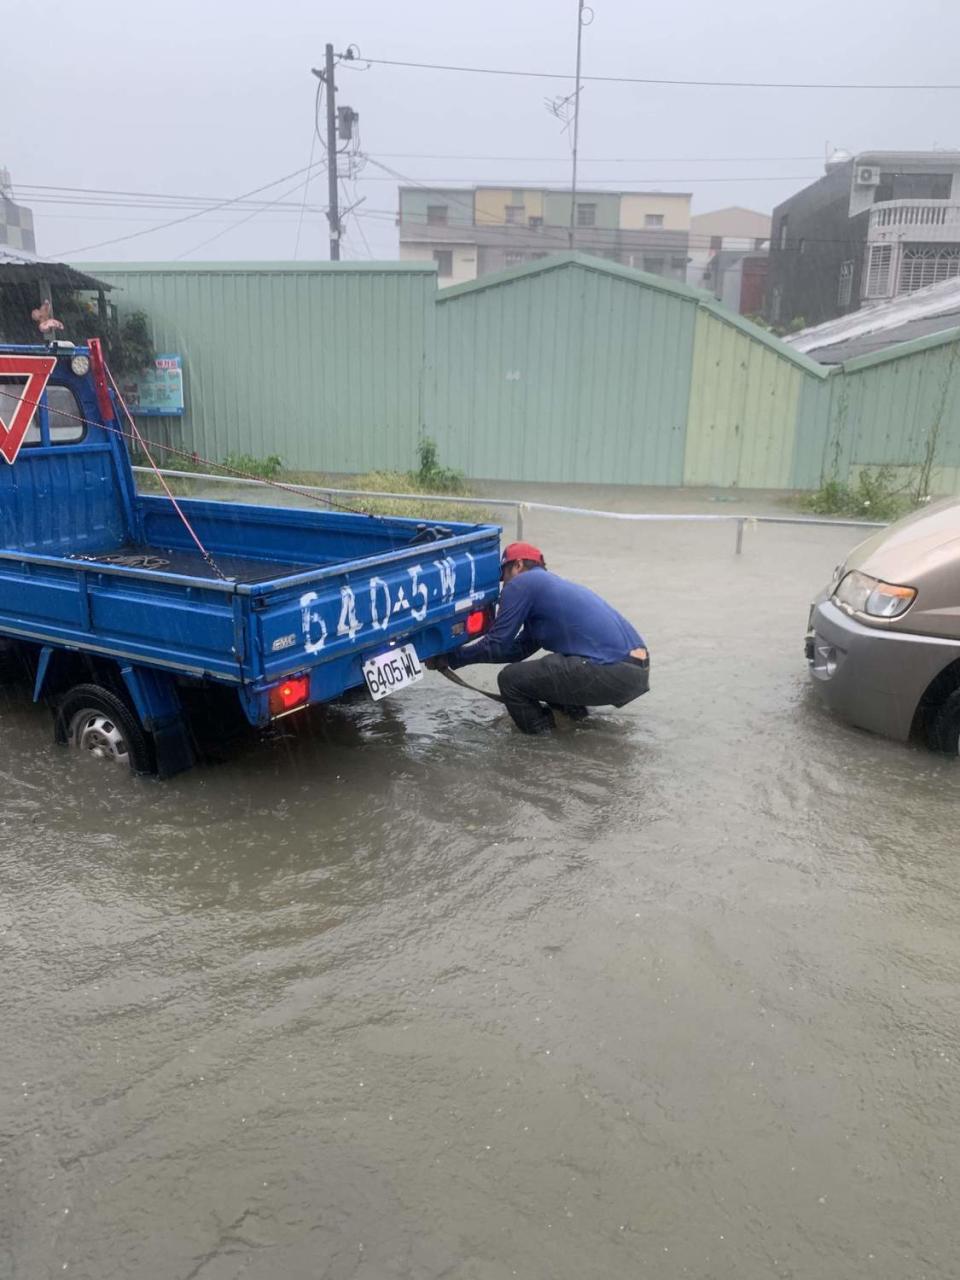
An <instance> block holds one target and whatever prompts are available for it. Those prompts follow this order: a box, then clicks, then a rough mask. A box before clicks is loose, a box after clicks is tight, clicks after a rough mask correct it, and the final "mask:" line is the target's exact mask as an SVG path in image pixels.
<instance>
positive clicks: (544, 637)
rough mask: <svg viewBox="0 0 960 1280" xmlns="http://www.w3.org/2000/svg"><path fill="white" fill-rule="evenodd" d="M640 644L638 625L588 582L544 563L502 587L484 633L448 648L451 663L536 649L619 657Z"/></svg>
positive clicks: (598, 658) (515, 657)
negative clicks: (560, 574) (543, 566)
mask: <svg viewBox="0 0 960 1280" xmlns="http://www.w3.org/2000/svg"><path fill="white" fill-rule="evenodd" d="M642 647H644V641H643V637H642V636H641V635H640V634H639V632H638V631H637V630H636V628H635V627H633V626H632V625H631V623H629V622H628V621H627V620H626V618H624V617H623V616H622V615H621V614H619V613H617V611H616V609H614V608H613V607H612V606H611V605H609V604H607V602H606V600H601V598H600V597H599V596H598V595H595V594H594V592H592V591H590V590H588V588H587V587H581V586H578V585H577V583H575V582H567V580H566V579H565V578H558V577H557V575H556V574H555V573H549V572H548V571H547V570H546V569H527V570H526V572H524V573H519V574H517V576H516V577H515V578H512V579H511V580H510V581H509V582H508V583H507V584H506V586H505V587H504V588H503V591H502V592H501V593H500V607H499V609H498V611H497V618H496V621H495V622H494V624H493V626H492V627H491V628H490V630H489V631H488V632H487V634H486V635H485V636H481V638H480V639H479V640H477V641H475V642H474V643H473V644H468V645H464V647H463V648H462V649H458V650H457V651H456V652H455V653H452V654H450V666H451V667H466V666H469V665H470V664H471V663H474V662H519V661H520V659H521V658H529V656H530V655H531V654H532V653H536V652H537V650H538V649H547V650H549V651H550V652H551V653H563V654H566V655H568V656H569V657H577V658H588V659H590V661H591V662H600V663H610V662H623V661H624V659H625V658H626V657H627V655H628V654H629V653H630V651H631V650H632V649H639V648H642Z"/></svg>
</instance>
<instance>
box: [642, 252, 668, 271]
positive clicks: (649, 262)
mask: <svg viewBox="0 0 960 1280" xmlns="http://www.w3.org/2000/svg"><path fill="white" fill-rule="evenodd" d="M663 261H664V260H663V258H648V257H647V255H646V254H644V255H643V269H644V271H649V273H650V274H651V275H652V276H662V275H663Z"/></svg>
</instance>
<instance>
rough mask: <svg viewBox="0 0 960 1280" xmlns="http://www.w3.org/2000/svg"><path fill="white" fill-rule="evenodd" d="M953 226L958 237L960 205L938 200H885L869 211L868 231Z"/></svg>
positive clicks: (959, 231)
mask: <svg viewBox="0 0 960 1280" xmlns="http://www.w3.org/2000/svg"><path fill="white" fill-rule="evenodd" d="M948 225H955V226H956V229H957V232H958V235H960V204H946V203H945V202H941V201H939V200H935V201H931V200H887V201H884V203H883V204H878V205H874V207H873V208H872V209H871V210H870V230H871V231H873V230H874V229H876V230H883V231H905V230H908V229H912V228H914V227H921V228H922V227H946V226H948Z"/></svg>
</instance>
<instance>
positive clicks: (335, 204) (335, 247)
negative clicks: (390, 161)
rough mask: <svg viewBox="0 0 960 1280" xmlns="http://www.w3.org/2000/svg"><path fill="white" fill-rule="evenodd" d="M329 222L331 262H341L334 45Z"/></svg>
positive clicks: (329, 63)
mask: <svg viewBox="0 0 960 1280" xmlns="http://www.w3.org/2000/svg"><path fill="white" fill-rule="evenodd" d="M324 81H325V83H326V86H327V193H328V196H327V199H328V201H329V206H330V207H329V208H328V210H327V220H328V221H329V223H330V261H331V262H339V261H340V206H339V199H340V197H339V194H338V191H337V102H336V96H337V86H336V84H335V83H334V79H333V45H332V44H328V45H327V60H326V75H325V76H324Z"/></svg>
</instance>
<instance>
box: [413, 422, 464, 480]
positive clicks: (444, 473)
mask: <svg viewBox="0 0 960 1280" xmlns="http://www.w3.org/2000/svg"><path fill="white" fill-rule="evenodd" d="M417 456H418V458H419V459H420V466H419V468H418V470H416V471H411V472H410V473H409V475H410V478H411V480H415V481H416V482H417V483H418V484H419V485H420V487H421V490H423V491H425V492H427V493H463V494H465V493H467V492H468V490H467V482H466V479H465V478H464V474H463V472H462V471H456V470H454V469H453V468H452V467H442V466H441V465H440V454H439V450H438V449H437V442H436V440H431V439H430V437H429V436H424V437H423V438H422V439H421V441H420V443H419V445H417Z"/></svg>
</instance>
